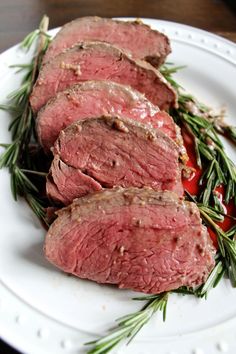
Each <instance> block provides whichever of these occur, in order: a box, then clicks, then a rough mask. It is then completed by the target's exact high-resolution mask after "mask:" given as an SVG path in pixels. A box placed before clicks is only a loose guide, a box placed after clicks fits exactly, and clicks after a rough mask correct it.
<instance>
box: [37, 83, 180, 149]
mask: <svg viewBox="0 0 236 354" xmlns="http://www.w3.org/2000/svg"><path fill="white" fill-rule="evenodd" d="M103 114H105V115H106V114H113V115H120V116H125V117H127V118H132V119H134V120H137V121H141V122H143V123H146V124H151V125H152V126H153V127H155V128H159V129H160V130H161V131H163V132H164V133H166V134H167V135H168V136H170V137H171V138H172V139H174V140H177V139H179V138H178V136H179V134H178V128H177V126H176V125H175V123H174V121H173V119H172V118H171V117H170V116H169V115H168V113H166V112H164V111H160V110H159V108H158V107H157V106H155V105H153V104H152V103H151V102H150V101H148V100H147V99H146V98H145V96H144V95H142V94H141V93H140V92H138V91H136V90H134V89H132V88H131V87H130V86H126V85H122V84H117V83H115V82H111V81H85V82H83V83H81V84H77V85H75V86H73V87H71V88H69V89H67V90H65V91H62V92H59V93H58V94H57V95H56V96H55V97H54V98H52V99H51V100H50V101H49V102H48V103H47V104H46V105H45V106H44V107H43V108H42V109H41V110H40V111H39V113H38V116H37V133H38V138H39V141H40V143H41V145H42V146H43V148H44V150H45V151H47V152H48V151H49V149H50V148H51V146H53V144H54V142H55V140H56V139H57V137H58V135H59V133H60V131H61V130H62V129H64V128H66V127H67V126H68V125H69V124H71V123H73V122H74V121H76V120H79V119H86V118H91V117H100V116H101V115H103Z"/></svg>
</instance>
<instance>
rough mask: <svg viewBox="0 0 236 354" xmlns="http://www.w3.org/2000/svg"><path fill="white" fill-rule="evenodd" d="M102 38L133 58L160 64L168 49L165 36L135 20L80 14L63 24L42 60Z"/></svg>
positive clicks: (155, 64) (47, 59)
mask: <svg viewBox="0 0 236 354" xmlns="http://www.w3.org/2000/svg"><path fill="white" fill-rule="evenodd" d="M88 40H92V41H105V42H108V43H111V44H114V45H116V46H117V47H119V48H121V49H124V50H126V51H127V52H129V53H130V54H132V56H133V57H134V58H137V59H144V60H147V61H149V62H150V63H151V64H152V65H154V66H160V65H161V64H162V63H163V62H164V61H165V59H166V56H167V55H168V54H169V53H170V52H171V48H170V42H169V39H168V37H167V36H165V35H164V34H163V33H160V32H158V31H155V30H152V29H151V28H150V27H149V26H147V25H145V24H144V23H142V22H141V21H140V20H138V21H132V22H131V21H118V20H113V19H111V18H100V17H96V16H94V17H93V16H89V17H81V18H78V19H76V20H74V21H72V22H69V23H67V24H66V25H64V26H63V27H62V28H61V30H60V31H59V32H58V33H57V35H56V36H55V38H54V39H53V41H52V42H51V44H50V46H49V48H48V50H47V52H46V54H45V56H44V60H43V62H44V63H45V62H47V61H49V60H51V59H52V58H54V57H55V56H56V55H57V54H59V53H61V52H62V51H63V50H65V49H67V48H70V47H72V46H73V45H75V44H76V43H78V42H81V41H88Z"/></svg>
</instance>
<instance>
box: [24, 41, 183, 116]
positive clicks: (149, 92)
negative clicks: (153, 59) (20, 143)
mask: <svg viewBox="0 0 236 354" xmlns="http://www.w3.org/2000/svg"><path fill="white" fill-rule="evenodd" d="M87 80H110V81H115V82H118V83H121V84H126V85H130V86H132V87H133V88H135V89H136V90H138V91H140V92H142V93H144V94H145V95H146V97H147V98H148V99H149V100H150V101H151V102H152V103H153V104H156V105H158V106H159V107H160V109H164V110H166V109H168V108H170V107H172V106H175V105H176V93H175V92H174V90H173V89H172V87H171V86H170V85H169V84H168V82H167V81H166V80H165V79H164V77H163V76H162V75H161V74H160V73H159V72H158V71H157V70H156V69H154V68H153V67H152V66H151V65H150V64H148V63H146V62H145V61H142V60H136V61H135V60H134V59H132V58H131V57H130V56H129V55H128V54H127V53H125V52H124V51H121V50H120V49H118V48H116V47H114V46H112V45H111V44H108V43H102V42H87V43H86V42H84V43H80V44H77V45H76V46H74V47H73V48H70V49H68V50H66V51H65V52H63V53H61V54H59V55H57V56H56V57H55V58H53V59H52V60H51V61H50V62H48V63H46V64H45V65H43V66H42V68H41V71H40V73H39V76H38V80H37V81H36V83H35V85H34V88H33V92H32V94H31V98H30V102H31V106H32V108H33V110H34V111H38V110H39V109H40V108H41V107H42V106H44V105H45V103H46V102H47V101H48V100H49V99H50V98H52V97H53V96H55V94H56V93H57V92H59V91H62V90H64V89H66V88H68V87H69V86H71V85H74V84H76V83H79V82H83V81H87Z"/></svg>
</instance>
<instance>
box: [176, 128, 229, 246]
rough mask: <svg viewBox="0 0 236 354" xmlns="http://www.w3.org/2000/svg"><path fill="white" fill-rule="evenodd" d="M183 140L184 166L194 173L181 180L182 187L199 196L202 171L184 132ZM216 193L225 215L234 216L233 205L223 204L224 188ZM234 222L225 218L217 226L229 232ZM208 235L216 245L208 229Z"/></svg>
mask: <svg viewBox="0 0 236 354" xmlns="http://www.w3.org/2000/svg"><path fill="white" fill-rule="evenodd" d="M182 135H183V139H184V145H185V148H186V150H187V154H188V156H189V160H188V162H187V163H186V165H187V166H188V167H190V168H193V169H194V172H193V174H192V176H191V177H190V178H189V179H185V178H184V179H183V185H184V189H186V190H187V191H188V192H189V193H190V194H192V195H199V193H200V192H201V188H202V186H199V180H200V178H201V175H202V170H201V169H200V168H199V167H198V165H197V159H196V153H195V148H194V142H193V139H192V138H191V136H190V135H189V134H188V133H187V132H186V131H185V130H183V131H182ZM216 191H217V192H218V193H219V194H218V198H219V199H220V201H221V202H222V204H223V207H224V209H225V214H228V215H232V216H234V210H235V209H234V208H235V207H234V203H233V201H231V202H230V203H229V204H228V205H226V204H224V203H223V199H224V187H223V186H219V187H217V188H216ZM234 224H235V222H233V220H232V219H230V218H227V217H225V218H224V222H221V223H218V225H219V226H220V227H221V228H222V229H223V230H224V231H226V230H229V229H230V228H231V227H232V226H233V225H234ZM208 231H209V234H210V236H211V238H212V240H213V242H214V244H215V245H216V244H217V241H216V234H215V233H214V232H213V231H212V230H211V229H210V228H208Z"/></svg>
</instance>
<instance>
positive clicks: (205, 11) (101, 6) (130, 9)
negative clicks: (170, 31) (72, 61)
mask: <svg viewBox="0 0 236 354" xmlns="http://www.w3.org/2000/svg"><path fill="white" fill-rule="evenodd" d="M235 4H236V1H235V0H227V1H220V0H175V1H172V0H115V1H112V0H0V52H2V51H4V50H5V49H7V48H9V47H11V46H12V45H14V44H16V43H17V42H19V41H21V40H22V38H23V37H24V36H25V35H26V34H27V33H28V32H30V31H31V30H32V29H34V28H36V27H37V26H38V23H39V21H40V19H41V17H42V16H43V14H47V15H48V16H49V17H50V28H54V27H58V26H61V25H63V24H64V23H66V22H68V21H71V20H72V19H74V18H76V17H81V16H88V15H97V16H104V17H115V16H116V17H119V16H132V17H149V18H157V19H162V20H168V21H175V22H180V23H184V24H187V25H191V26H195V27H198V28H201V29H204V30H207V31H210V32H213V33H216V34H218V35H221V36H223V37H225V38H228V39H230V40H232V41H234V42H236V5H235ZM16 353H17V352H16V351H15V350H14V349H12V348H10V347H9V346H7V345H6V344H5V343H4V342H2V341H1V340H0V354H16ZM52 354H54V353H52Z"/></svg>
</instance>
